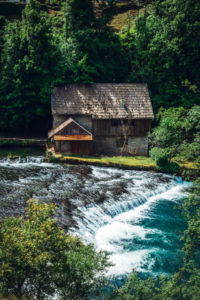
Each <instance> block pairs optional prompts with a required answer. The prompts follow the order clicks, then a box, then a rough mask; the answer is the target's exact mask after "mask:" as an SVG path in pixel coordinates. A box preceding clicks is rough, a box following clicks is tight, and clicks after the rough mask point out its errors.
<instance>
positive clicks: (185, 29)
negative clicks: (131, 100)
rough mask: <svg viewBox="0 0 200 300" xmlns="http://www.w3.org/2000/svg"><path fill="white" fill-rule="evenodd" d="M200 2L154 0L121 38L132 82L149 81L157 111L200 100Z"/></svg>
mask: <svg viewBox="0 0 200 300" xmlns="http://www.w3.org/2000/svg"><path fill="white" fill-rule="evenodd" d="M199 11H200V2H199V1H196V0H173V1H171V0H162V1H160V0H159V1H153V5H152V7H151V10H150V9H148V11H145V13H144V14H143V15H140V16H139V17H138V18H136V20H135V25H134V30H132V32H131V31H130V28H127V34H126V35H124V34H123V35H122V40H123V44H124V47H125V49H126V51H127V53H128V56H129V62H130V74H129V79H128V80H129V81H130V82H146V83H147V84H148V86H149V88H150V92H151V96H152V102H153V106H154V109H155V110H156V111H157V110H158V109H159V108H160V106H163V107H165V108H168V107H171V106H178V105H181V106H183V107H187V108H188V107H191V106H192V105H194V104H195V103H196V104H198V103H199V101H200V86H199V82H200V80H199V79H200V77H199V76H200V75H199V72H198V70H199V67H200V65H199V64H200V55H199V51H198V50H197V49H198V48H199V46H198V45H199V43H200V30H199V29H200V21H199Z"/></svg>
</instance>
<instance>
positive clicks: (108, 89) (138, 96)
mask: <svg viewBox="0 0 200 300" xmlns="http://www.w3.org/2000/svg"><path fill="white" fill-rule="evenodd" d="M52 113H53V114H60V115H63V114H65V115H66V114H67V115H92V116H93V117H94V118H96V119H118V118H128V117H131V118H133V119H152V118H153V117H154V115H153V110H152V105H151V100H150V98H149V93H148V89H147V85H146V84H131V83H130V84H129V83H117V84H114V83H95V84H93V85H84V84H69V85H66V86H58V87H55V88H54V91H53V107H52Z"/></svg>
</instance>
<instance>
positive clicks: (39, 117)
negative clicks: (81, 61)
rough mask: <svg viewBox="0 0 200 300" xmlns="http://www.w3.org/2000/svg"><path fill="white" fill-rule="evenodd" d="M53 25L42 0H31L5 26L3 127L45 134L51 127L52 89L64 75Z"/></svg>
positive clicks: (1, 96)
mask: <svg viewBox="0 0 200 300" xmlns="http://www.w3.org/2000/svg"><path fill="white" fill-rule="evenodd" d="M52 24H53V22H52V19H51V18H50V17H48V16H47V15H46V14H45V13H44V12H42V11H41V6H40V4H39V2H37V1H36V0H31V1H29V2H28V4H27V5H26V7H25V10H24V11H23V15H22V21H21V22H19V21H14V22H12V23H8V25H7V26H6V27H5V32H4V41H5V42H4V47H3V50H2V58H1V61H2V70H1V85H0V104H1V112H0V127H1V128H2V129H3V130H7V131H8V130H13V131H14V129H15V130H16V131H19V130H20V131H21V132H26V131H28V130H29V131H30V130H32V131H34V130H36V131H38V132H40V133H42V132H45V131H46V130H47V128H48V126H49V125H48V119H50V101H51V100H50V99H51V89H52V86H53V83H54V82H55V80H56V79H57V78H59V77H60V78H61V76H62V67H61V54H60V51H59V49H58V47H57V39H56V37H55V35H54V34H53V26H52ZM39 129H40V131H39Z"/></svg>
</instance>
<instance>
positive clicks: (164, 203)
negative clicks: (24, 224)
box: [0, 157, 190, 276]
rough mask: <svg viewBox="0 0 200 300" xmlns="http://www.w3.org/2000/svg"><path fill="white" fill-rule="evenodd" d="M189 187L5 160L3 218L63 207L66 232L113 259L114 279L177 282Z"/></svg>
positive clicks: (136, 174)
mask: <svg viewBox="0 0 200 300" xmlns="http://www.w3.org/2000/svg"><path fill="white" fill-rule="evenodd" d="M189 185H190V183H188V182H184V181H182V180H181V179H180V178H176V177H173V176H169V175H163V174H156V173H151V172H142V171H127V170H119V169H113V168H100V167H89V166H77V165H76V166H74V165H67V164H62V165H61V164H51V163H46V162H44V160H43V158H42V157H27V158H19V159H14V160H11V159H0V205H1V211H0V215H1V216H3V217H5V216H7V215H17V214H24V206H25V204H26V201H27V200H28V198H30V197H35V198H37V199H41V200H42V201H46V202H54V203H56V205H57V207H58V209H57V218H58V221H59V222H60V224H61V225H62V226H63V227H64V228H66V229H68V230H69V231H70V232H71V233H73V234H75V235H78V236H80V237H81V238H82V239H83V241H84V242H86V243H93V244H94V245H95V247H96V248H97V249H98V250H100V249H103V250H107V251H109V252H110V260H111V262H113V264H114V265H113V267H111V268H110V270H109V274H112V275H115V276H117V275H124V274H127V273H129V272H131V270H132V269H133V268H134V269H136V270H137V271H139V272H142V273H146V274H148V273H151V274H153V275H158V274H160V273H166V274H170V273H172V272H174V271H175V269H176V267H177V255H178V254H177V252H178V250H179V249H180V247H181V245H179V237H180V235H182V233H183V230H184V228H185V223H184V220H183V218H182V216H181V213H180V211H179V210H178V209H177V208H174V206H175V205H177V204H181V201H182V199H184V198H185V197H186V196H187V187H188V186H189Z"/></svg>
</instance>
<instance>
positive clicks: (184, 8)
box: [0, 0, 200, 136]
mask: <svg viewBox="0 0 200 300" xmlns="http://www.w3.org/2000/svg"><path fill="white" fill-rule="evenodd" d="M116 2H117V1H114V0H112V1H106V0H100V1H97V2H96V3H95V5H94V3H93V2H92V1H89V0H84V1H83V0H82V1H72V0H71V1H66V2H63V3H60V4H59V5H60V9H61V10H60V11H59V14H52V13H47V12H46V11H45V10H44V9H43V5H42V4H41V3H39V2H38V1H36V0H34V1H32V0H31V1H29V3H28V4H27V5H26V6H25V9H24V11H23V12H22V16H21V18H19V19H15V20H11V21H10V20H8V19H6V18H5V17H4V16H1V17H0V45H1V46H0V47H1V48H0V62H1V63H0V74H1V75H0V81H1V83H0V106H1V110H0V131H1V132H2V133H3V134H9V133H10V134H16V135H23V134H25V135H29V136H30V135H41V134H43V135H46V132H47V129H48V128H49V127H50V126H51V113H50V109H51V91H52V88H53V86H54V85H56V84H61V83H87V84H91V83H93V82H116V83H117V82H135V83H147V84H148V87H149V91H150V94H151V99H152V103H153V107H154V111H155V112H157V111H158V109H159V108H160V107H161V106H162V107H164V108H169V107H179V106H182V107H184V108H191V107H192V106H193V105H194V104H199V103H200V86H199V82H200V78H199V76H200V75H199V71H198V70H199V63H200V59H199V56H200V54H199V42H200V30H199V29H200V22H199V10H200V3H199V1H197V0H187V1H185V0H176V1H171V0H162V1H161V0H159V1H158V0H156V1H152V4H149V5H147V6H144V4H147V3H149V1H147V2H145V1H143V2H140V3H143V6H144V8H143V12H142V13H140V14H139V15H138V17H137V18H135V19H134V20H132V19H131V15H130V16H129V18H128V19H127V25H126V26H125V27H123V28H122V29H121V30H120V31H116V30H115V29H114V28H113V27H112V26H110V25H109V24H110V23H111V21H112V19H113V17H114V16H115V14H116V13H117V3H116ZM97 4H98V10H97Z"/></svg>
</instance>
